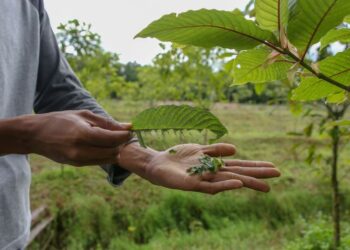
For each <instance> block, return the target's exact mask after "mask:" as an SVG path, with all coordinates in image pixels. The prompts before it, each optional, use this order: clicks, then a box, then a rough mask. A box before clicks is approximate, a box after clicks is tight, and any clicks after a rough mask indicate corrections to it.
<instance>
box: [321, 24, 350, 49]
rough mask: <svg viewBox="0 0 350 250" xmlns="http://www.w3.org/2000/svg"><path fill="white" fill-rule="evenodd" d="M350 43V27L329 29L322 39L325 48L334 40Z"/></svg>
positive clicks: (322, 47) (322, 45) (322, 46)
mask: <svg viewBox="0 0 350 250" xmlns="http://www.w3.org/2000/svg"><path fill="white" fill-rule="evenodd" d="M337 41H339V42H341V43H348V42H350V29H333V30H331V31H329V32H328V33H327V34H326V35H325V36H324V37H322V39H321V48H320V49H324V48H325V47H327V46H328V45H329V44H331V43H334V42H337Z"/></svg>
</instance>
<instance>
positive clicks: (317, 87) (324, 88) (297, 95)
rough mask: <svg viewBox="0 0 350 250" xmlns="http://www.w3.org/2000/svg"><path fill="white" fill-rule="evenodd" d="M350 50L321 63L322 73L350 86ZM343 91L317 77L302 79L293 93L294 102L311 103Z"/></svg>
mask: <svg viewBox="0 0 350 250" xmlns="http://www.w3.org/2000/svg"><path fill="white" fill-rule="evenodd" d="M349 62H350V50H346V51H344V52H341V53H338V54H336V55H335V56H332V57H328V58H326V59H324V60H323V61H320V62H319V69H320V71H321V72H322V73H323V74H324V75H326V76H328V77H330V78H332V79H334V80H336V81H338V82H340V83H342V84H344V85H346V86H349V85H350V63H349ZM342 91H343V90H342V89H340V88H338V87H336V86H334V85H332V84H330V83H328V82H326V81H324V80H322V79H319V78H316V77H305V78H302V81H301V83H300V85H299V86H298V87H297V88H296V89H295V90H294V91H293V96H292V99H293V100H298V101H311V100H317V99H321V98H324V97H328V96H329V95H332V94H336V93H340V92H342Z"/></svg>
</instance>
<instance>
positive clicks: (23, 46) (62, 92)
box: [0, 0, 129, 250]
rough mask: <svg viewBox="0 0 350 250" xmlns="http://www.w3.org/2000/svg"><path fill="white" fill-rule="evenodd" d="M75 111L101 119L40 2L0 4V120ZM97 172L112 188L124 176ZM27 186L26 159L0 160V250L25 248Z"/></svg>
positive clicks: (111, 170)
mask: <svg viewBox="0 0 350 250" xmlns="http://www.w3.org/2000/svg"><path fill="white" fill-rule="evenodd" d="M77 109H89V110H91V111H93V112H95V113H98V114H101V115H107V114H106V113H105V112H104V111H103V110H102V108H101V107H100V106H99V105H98V104H97V103H96V101H95V100H94V99H93V98H92V97H91V96H90V94H89V93H88V92H87V91H85V90H84V89H83V88H82V87H81V84H80V83H79V80H78V79H77V78H76V76H75V75H74V73H73V72H72V70H71V68H70V67H69V65H68V63H67V61H66V60H65V58H64V57H63V56H62V54H61V53H60V51H59V48H58V45H57V42H56V39H55V36H54V33H53V31H52V29H51V26H50V22H49V18H48V16H47V13H46V11H45V9H44V6H43V0H0V120H1V119H6V118H10V117H16V116H20V115H24V114H31V113H33V110H34V112H36V113H46V112H53V111H62V110H77ZM0 139H1V138H0ZM103 168H104V169H105V170H106V171H107V172H108V176H109V180H110V182H111V183H113V184H116V185H118V184H120V183H121V182H122V181H123V180H124V179H125V178H126V177H127V176H128V175H129V173H128V172H127V171H125V170H123V169H122V168H119V167H117V166H104V167H103ZM30 180H31V172H30V166H29V164H28V159H27V156H26V155H7V156H3V157H0V249H9V250H12V249H21V248H24V247H25V244H26V241H27V239H28V236H29V232H30V221H31V217H30V204H29V189H30Z"/></svg>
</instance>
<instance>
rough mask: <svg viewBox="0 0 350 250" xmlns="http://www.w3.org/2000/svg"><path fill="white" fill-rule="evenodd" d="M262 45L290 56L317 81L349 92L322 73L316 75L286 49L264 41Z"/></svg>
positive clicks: (348, 90) (349, 90)
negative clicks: (319, 80) (322, 81)
mask: <svg viewBox="0 0 350 250" xmlns="http://www.w3.org/2000/svg"><path fill="white" fill-rule="evenodd" d="M264 44H265V45H266V46H268V47H270V48H272V49H273V50H275V51H277V52H279V53H281V54H284V55H287V56H290V57H291V58H292V59H293V60H294V61H295V62H296V63H300V65H301V66H303V67H304V68H305V69H307V70H308V71H310V72H311V73H312V74H313V75H314V76H316V77H317V78H319V79H322V80H324V81H326V82H328V83H330V84H332V85H334V86H337V87H338V88H341V89H343V90H345V91H347V92H350V86H346V85H344V84H342V83H340V82H338V81H336V80H334V79H332V78H331V77H328V76H326V75H324V74H322V73H318V72H316V71H315V70H314V69H313V68H312V67H311V66H310V65H309V64H307V63H306V62H305V61H304V60H303V59H300V58H299V57H297V56H296V55H294V54H293V53H292V52H290V51H289V50H288V49H282V48H280V47H278V46H276V45H275V44H272V43H270V42H268V41H264Z"/></svg>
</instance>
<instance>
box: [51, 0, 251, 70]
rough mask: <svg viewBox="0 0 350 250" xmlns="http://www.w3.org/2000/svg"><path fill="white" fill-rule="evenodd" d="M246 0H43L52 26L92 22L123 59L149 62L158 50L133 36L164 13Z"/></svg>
mask: <svg viewBox="0 0 350 250" xmlns="http://www.w3.org/2000/svg"><path fill="white" fill-rule="evenodd" d="M247 2H248V0H124V1H121V0H94V1H92V0H45V3H46V9H47V11H48V13H49V15H50V18H51V24H52V27H53V28H54V29H55V28H56V27H57V26H58V24H60V23H62V22H67V21H68V20H70V19H74V18H76V19H78V20H81V21H85V22H87V23H91V24H92V25H93V31H95V32H97V33H99V34H100V35H101V36H102V42H103V47H104V48H105V49H107V50H109V51H113V52H117V53H118V54H120V57H121V60H122V62H128V61H137V62H139V63H141V64H147V63H150V62H151V60H152V58H153V57H154V56H155V55H156V54H157V53H158V52H159V51H160V49H159V46H158V44H159V42H158V41H157V40H154V39H136V40H135V39H133V37H134V36H135V35H136V34H137V33H138V32H139V31H141V30H142V29H143V28H144V27H146V26H147V25H148V24H149V23H150V22H152V21H154V20H156V19H158V18H159V17H161V16H162V15H164V14H169V13H171V12H182V11H186V10H189V9H200V8H209V9H210V8H215V9H222V10H233V9H235V8H240V9H243V8H244V6H245V5H246V4H247Z"/></svg>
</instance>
